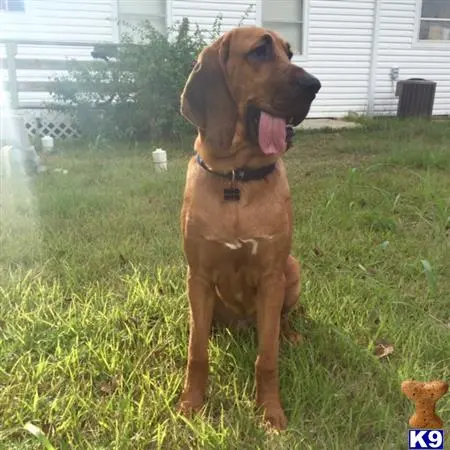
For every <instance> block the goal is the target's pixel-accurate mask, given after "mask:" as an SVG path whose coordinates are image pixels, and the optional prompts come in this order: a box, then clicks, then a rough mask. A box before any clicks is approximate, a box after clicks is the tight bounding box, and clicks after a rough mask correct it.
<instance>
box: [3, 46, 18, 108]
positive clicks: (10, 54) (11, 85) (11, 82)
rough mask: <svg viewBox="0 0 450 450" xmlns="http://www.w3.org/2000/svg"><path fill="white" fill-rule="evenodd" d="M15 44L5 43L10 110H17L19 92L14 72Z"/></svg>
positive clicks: (15, 72)
mask: <svg viewBox="0 0 450 450" xmlns="http://www.w3.org/2000/svg"><path fill="white" fill-rule="evenodd" d="M16 55H17V44H16V43H15V42H7V43H6V58H7V61H8V90H9V97H10V99H11V108H12V109H19V91H18V90H17V71H16Z"/></svg>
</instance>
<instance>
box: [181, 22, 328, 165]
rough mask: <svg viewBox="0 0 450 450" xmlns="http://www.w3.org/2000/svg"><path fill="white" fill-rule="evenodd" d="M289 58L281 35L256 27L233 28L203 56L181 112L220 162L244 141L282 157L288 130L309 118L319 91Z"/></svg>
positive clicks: (186, 90)
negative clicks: (307, 116) (219, 158)
mask: <svg viewBox="0 0 450 450" xmlns="http://www.w3.org/2000/svg"><path fill="white" fill-rule="evenodd" d="M291 58H292V52H291V49H290V46H289V44H288V43H287V42H286V41H285V40H284V39H282V37H281V36H280V35H279V34H278V33H275V32H274V31H270V30H268V29H264V28H258V27H241V28H235V29H234V30H232V31H230V32H228V33H226V34H225V35H223V36H222V37H221V38H220V39H218V40H217V41H216V42H214V43H213V44H212V45H210V46H209V47H207V48H205V49H204V50H203V51H202V52H201V53H200V55H199V57H198V60H197V63H196V64H195V66H194V68H193V70H192V72H191V74H190V76H189V78H188V80H187V82H186V85H185V88H184V90H183V93H182V95H181V113H182V115H183V116H184V117H185V118H186V119H188V120H189V121H190V122H191V123H192V124H194V125H195V126H196V127H197V128H198V130H199V133H200V136H201V138H202V142H203V143H204V144H205V145H206V146H207V147H208V150H209V151H210V152H212V153H213V154H214V155H215V156H216V157H225V156H227V154H228V153H229V150H230V148H231V146H232V144H234V143H236V142H237V141H242V140H244V141H248V142H250V144H252V145H255V146H258V147H259V149H260V150H261V151H262V152H263V153H264V154H267V155H277V154H281V153H282V152H284V150H285V149H286V137H287V136H286V133H289V130H287V128H288V127H289V126H292V125H294V126H295V125H298V124H299V123H300V122H301V121H302V120H303V119H304V118H305V117H306V115H307V114H308V112H309V108H310V106H311V103H312V101H313V100H314V98H315V96H316V94H317V92H318V91H319V89H320V87H321V85H320V82H319V80H318V79H317V78H315V77H314V76H312V75H311V74H309V73H307V72H306V71H305V70H303V69H302V68H300V67H299V66H297V65H295V64H292V62H291ZM238 125H240V126H238ZM237 130H240V132H238V131H237ZM242 130H244V131H243V132H242Z"/></svg>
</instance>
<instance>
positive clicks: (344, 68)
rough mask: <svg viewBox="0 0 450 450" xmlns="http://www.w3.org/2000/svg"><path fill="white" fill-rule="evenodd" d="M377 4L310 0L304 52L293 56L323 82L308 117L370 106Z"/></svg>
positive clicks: (365, 0)
mask: <svg viewBox="0 0 450 450" xmlns="http://www.w3.org/2000/svg"><path fill="white" fill-rule="evenodd" d="M263 1H264V0H263ZM374 7H375V1H374V0H342V1H341V0H309V1H307V2H306V17H305V21H306V42H305V54H304V56H298V57H296V58H295V59H294V61H295V62H296V63H297V64H299V65H300V66H302V67H304V68H305V69H306V70H308V71H309V72H311V73H313V74H314V75H315V76H317V77H318V78H319V79H320V81H321V82H322V89H321V91H320V92H319V94H318V96H317V98H316V100H315V101H314V103H313V105H312V107H311V111H310V113H309V117H339V116H345V115H347V114H348V113H349V112H358V113H365V112H366V111H367V104H368V86H369V73H370V61H371V45H372V32H373V17H374Z"/></svg>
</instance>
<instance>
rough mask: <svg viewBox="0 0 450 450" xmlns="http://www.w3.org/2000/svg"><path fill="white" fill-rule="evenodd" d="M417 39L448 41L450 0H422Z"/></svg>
mask: <svg viewBox="0 0 450 450" xmlns="http://www.w3.org/2000/svg"><path fill="white" fill-rule="evenodd" d="M419 39H423V40H432V41H450V0H422V13H421V15H420V33H419Z"/></svg>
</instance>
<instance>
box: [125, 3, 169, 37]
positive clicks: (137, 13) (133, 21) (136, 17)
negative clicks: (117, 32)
mask: <svg viewBox="0 0 450 450" xmlns="http://www.w3.org/2000/svg"><path fill="white" fill-rule="evenodd" d="M118 6H119V18H120V20H121V21H122V22H123V23H122V25H123V29H122V31H130V28H129V27H131V28H132V27H134V26H136V25H139V24H141V23H142V22H143V21H144V20H148V21H149V22H150V23H151V24H152V25H153V26H154V27H155V28H156V29H157V30H158V31H160V32H162V33H165V32H166V29H167V26H166V7H167V4H166V0H146V1H142V0H119V3H118Z"/></svg>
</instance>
